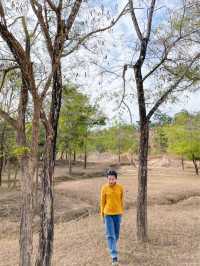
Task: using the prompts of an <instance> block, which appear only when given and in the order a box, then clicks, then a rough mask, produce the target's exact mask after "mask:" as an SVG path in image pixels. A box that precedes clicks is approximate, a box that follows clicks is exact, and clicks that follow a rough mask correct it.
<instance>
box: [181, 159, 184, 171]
mask: <svg viewBox="0 0 200 266" xmlns="http://www.w3.org/2000/svg"><path fill="white" fill-rule="evenodd" d="M181 166H182V170H183V171H184V169H185V168H184V158H183V156H181Z"/></svg>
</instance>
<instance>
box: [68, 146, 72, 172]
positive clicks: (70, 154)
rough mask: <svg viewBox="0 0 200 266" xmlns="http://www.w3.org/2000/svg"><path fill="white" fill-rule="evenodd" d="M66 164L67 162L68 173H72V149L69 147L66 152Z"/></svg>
mask: <svg viewBox="0 0 200 266" xmlns="http://www.w3.org/2000/svg"><path fill="white" fill-rule="evenodd" d="M68 155H69V156H68V164H69V175H70V176H71V175H72V151H71V149H69V153H68Z"/></svg>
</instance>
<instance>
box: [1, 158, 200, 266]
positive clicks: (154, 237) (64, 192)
mask: <svg viewBox="0 0 200 266" xmlns="http://www.w3.org/2000/svg"><path fill="white" fill-rule="evenodd" d="M158 165H159V164H157V165H156V166H155V161H154V163H153V164H152V166H151V165H150V169H149V182H148V203H149V208H148V219H149V241H148V242H147V243H146V244H139V243H137V242H136V210H135V205H136V194H137V170H136V169H134V168H132V167H131V166H122V167H120V169H119V182H120V183H122V184H123V185H124V187H125V191H126V193H125V206H126V211H125V214H124V217H123V222H122V230H121V239H120V243H119V248H120V265H121V266H128V265H137V266H139V265H140V266H147V265H148V266H161V265H162V266H165V265H166V266H167V265H169V266H176V265H177V266H186V265H187V266H193V265H195V266H199V265H200V217H199V208H200V189H199V187H200V178H199V177H196V176H195V175H194V173H193V172H194V170H193V169H192V167H191V165H190V164H187V168H186V170H185V171H184V172H183V171H182V170H181V169H180V167H175V166H170V167H159V166H158ZM98 167H99V168H98ZM98 167H97V165H96V166H95V164H93V165H92V166H91V168H92V169H90V170H89V171H90V173H91V175H92V173H95V172H96V173H97V172H98V171H97V170H99V171H100V170H101V171H102V169H103V171H104V170H105V167H106V165H105V164H104V165H100V166H98ZM61 169H62V168H60V170H61ZM57 170H58V169H57ZM60 170H59V171H60ZM59 171H57V174H56V175H57V177H59V176H64V175H63V174H62V171H63V173H64V172H65V171H66V169H65V170H64V169H62V170H61V171H60V172H59ZM77 171H78V170H77ZM94 171H95V172H94ZM94 176H95V174H94ZM97 176H99V175H98V174H97ZM77 177H78V175H77ZM77 177H76V178H75V179H76V180H71V181H64V182H58V183H56V184H55V195H56V204H55V210H56V214H55V215H56V225H55V244H54V256H53V266H71V265H77V266H78V265H79V266H86V265H87V266H89V265H90V266H95V265H102V266H108V265H110V258H109V255H108V252H107V248H106V242H105V239H104V227H103V223H102V221H101V218H100V217H99V215H98V214H97V213H96V212H97V211H98V202H99V191H100V187H101V185H102V184H103V183H104V182H106V179H105V178H99V177H96V178H88V179H83V180H82V179H80V180H78V178H77ZM85 177H86V175H85ZM88 213H89V216H87V217H84V216H85V214H86V215H87V214H88ZM0 217H1V227H0V247H1V249H0V258H1V260H0V266H15V265H18V255H17V254H18V253H19V252H18V221H19V192H16V191H13V190H11V191H7V190H6V189H5V188H4V189H2V190H1V194H0ZM72 218H73V220H71V221H70V219H72ZM36 223H37V222H36ZM36 244H37V233H36V232H35V234H34V253H35V250H36Z"/></svg>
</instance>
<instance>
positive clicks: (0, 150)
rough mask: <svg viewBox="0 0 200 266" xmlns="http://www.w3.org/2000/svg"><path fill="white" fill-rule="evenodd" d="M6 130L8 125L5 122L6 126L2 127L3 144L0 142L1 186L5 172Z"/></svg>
mask: <svg viewBox="0 0 200 266" xmlns="http://www.w3.org/2000/svg"><path fill="white" fill-rule="evenodd" d="M5 131H6V126H5V124H4V127H3V129H2V134H1V144H0V186H2V172H3V164H4V138H5Z"/></svg>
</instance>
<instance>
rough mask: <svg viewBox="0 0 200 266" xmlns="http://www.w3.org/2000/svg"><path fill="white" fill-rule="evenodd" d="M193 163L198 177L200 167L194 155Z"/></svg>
mask: <svg viewBox="0 0 200 266" xmlns="http://www.w3.org/2000/svg"><path fill="white" fill-rule="evenodd" d="M192 162H193V164H194V169H195V173H196V175H199V168H198V165H197V160H196V158H195V156H194V155H192Z"/></svg>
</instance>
